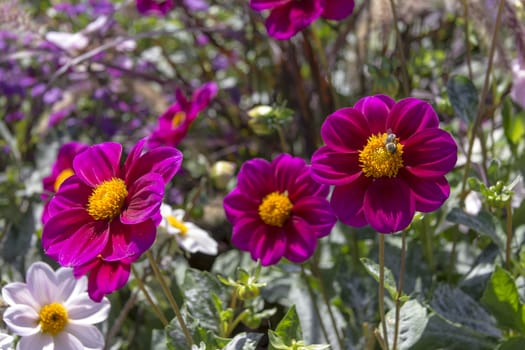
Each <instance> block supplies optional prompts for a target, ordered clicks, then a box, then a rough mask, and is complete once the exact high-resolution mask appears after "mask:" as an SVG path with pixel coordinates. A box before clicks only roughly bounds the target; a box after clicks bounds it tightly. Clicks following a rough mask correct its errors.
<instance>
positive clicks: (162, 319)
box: [131, 265, 169, 327]
mask: <svg viewBox="0 0 525 350" xmlns="http://www.w3.org/2000/svg"><path fill="white" fill-rule="evenodd" d="M131 271H132V272H133V276H135V279H136V280H137V284H138V285H139V289H140V290H141V292H142V293H143V294H144V296H145V297H146V300H147V301H148V303H149V304H150V305H151V307H152V308H153V312H155V314H156V315H157V317H158V318H159V320H160V322H162V324H163V325H164V327H166V326H167V325H168V324H169V322H168V320H167V319H166V317H165V316H164V314H163V313H162V311H161V310H160V309H159V307H158V305H157V304H155V302H154V301H153V299H152V298H151V295H150V294H149V292H148V290H147V289H146V287H145V286H144V283H143V282H142V279H141V278H140V276H139V274H138V272H137V270H136V269H135V267H134V266H133V265H131Z"/></svg>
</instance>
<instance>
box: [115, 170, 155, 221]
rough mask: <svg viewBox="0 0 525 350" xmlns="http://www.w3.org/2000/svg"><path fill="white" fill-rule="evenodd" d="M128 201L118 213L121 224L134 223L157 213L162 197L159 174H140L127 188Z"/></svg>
mask: <svg viewBox="0 0 525 350" xmlns="http://www.w3.org/2000/svg"><path fill="white" fill-rule="evenodd" d="M128 191H129V194H128V200H129V203H128V204H127V206H126V207H125V208H124V210H123V211H122V213H121V215H120V221H121V222H122V223H123V224H128V225H129V224H136V223H139V222H143V221H146V220H149V219H151V217H152V216H154V215H155V214H156V213H158V211H159V208H160V205H161V203H162V198H163V197H164V181H163V179H162V177H161V176H160V175H159V174H155V173H150V174H147V175H144V176H142V177H141V178H139V179H138V180H137V181H135V182H134V183H133V185H132V186H131V187H130V188H129V190H128Z"/></svg>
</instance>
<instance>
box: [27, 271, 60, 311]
mask: <svg viewBox="0 0 525 350" xmlns="http://www.w3.org/2000/svg"><path fill="white" fill-rule="evenodd" d="M57 283H58V281H57V277H56V275H55V271H53V269H51V267H50V266H49V265H48V264H46V263H43V262H40V261H38V262H36V263H33V264H32V265H31V266H29V269H28V270H27V288H29V291H30V292H31V294H32V295H33V297H34V298H35V300H36V301H37V302H38V304H39V305H47V304H51V303H53V302H55V301H57V300H56V298H57V295H58V290H57Z"/></svg>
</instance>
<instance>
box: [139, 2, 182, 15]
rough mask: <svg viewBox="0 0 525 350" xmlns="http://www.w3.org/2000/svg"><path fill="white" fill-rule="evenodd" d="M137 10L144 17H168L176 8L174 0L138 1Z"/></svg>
mask: <svg viewBox="0 0 525 350" xmlns="http://www.w3.org/2000/svg"><path fill="white" fill-rule="evenodd" d="M136 5H137V10H138V11H139V12H140V13H142V14H143V15H150V14H153V15H160V16H166V14H167V13H168V12H170V10H171V9H172V8H174V7H175V4H174V2H173V0H137V2H136Z"/></svg>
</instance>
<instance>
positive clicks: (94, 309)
mask: <svg viewBox="0 0 525 350" xmlns="http://www.w3.org/2000/svg"><path fill="white" fill-rule="evenodd" d="M110 306H111V304H110V303H109V300H108V299H106V298H103V299H102V300H101V301H100V303H97V302H95V301H93V300H91V298H90V297H89V296H88V295H87V293H86V294H82V295H79V296H78V297H76V298H74V299H71V300H69V302H68V304H67V314H68V317H69V319H70V320H71V321H72V322H73V323H75V324H94V323H99V322H102V321H104V320H105V319H106V318H108V314H109V309H110Z"/></svg>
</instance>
